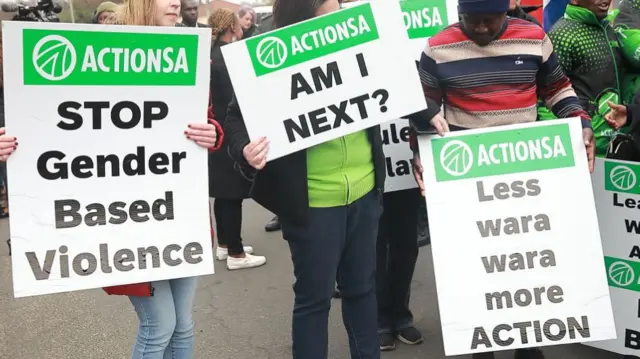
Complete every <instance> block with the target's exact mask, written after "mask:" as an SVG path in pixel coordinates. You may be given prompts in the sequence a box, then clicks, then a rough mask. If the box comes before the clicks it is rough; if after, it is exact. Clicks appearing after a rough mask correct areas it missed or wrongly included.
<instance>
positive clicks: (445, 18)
mask: <svg viewBox="0 0 640 359" xmlns="http://www.w3.org/2000/svg"><path fill="white" fill-rule="evenodd" d="M400 6H401V7H402V20H403V22H404V25H405V28H406V29H407V34H408V35H409V39H410V40H411V43H410V47H409V52H410V55H411V56H412V58H415V59H416V61H420V57H421V56H422V53H423V51H424V49H425V46H426V40H427V39H428V38H430V37H431V36H433V35H435V34H437V33H438V32H440V31H441V30H442V29H444V28H445V27H447V26H449V25H451V24H455V23H456V22H458V1H457V0H403V1H400Z"/></svg>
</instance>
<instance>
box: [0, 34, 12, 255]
mask: <svg viewBox="0 0 640 359" xmlns="http://www.w3.org/2000/svg"><path fill="white" fill-rule="evenodd" d="M2 59H3V57H2V27H0V128H4V70H3V68H4V66H3V60H2ZM0 179H1V180H2V185H3V186H4V196H3V198H2V200H3V201H4V207H5V208H6V209H5V211H4V213H3V214H2V217H3V218H4V217H7V216H9V184H8V181H7V179H8V176H7V164H6V163H5V162H4V161H1V162H0ZM7 246H9V255H11V239H10V238H7Z"/></svg>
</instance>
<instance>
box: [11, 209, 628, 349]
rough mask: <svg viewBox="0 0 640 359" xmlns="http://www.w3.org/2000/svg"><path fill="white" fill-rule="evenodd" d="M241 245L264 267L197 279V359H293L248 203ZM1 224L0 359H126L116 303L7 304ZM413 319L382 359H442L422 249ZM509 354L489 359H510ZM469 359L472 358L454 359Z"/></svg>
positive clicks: (129, 333) (219, 269)
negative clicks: (409, 341)
mask: <svg viewBox="0 0 640 359" xmlns="http://www.w3.org/2000/svg"><path fill="white" fill-rule="evenodd" d="M244 215H245V217H244V228H243V237H244V239H245V242H246V244H250V245H253V246H254V248H255V250H256V254H260V255H265V256H267V264H266V265H265V266H263V267H260V268H256V269H249V270H241V271H235V272H230V271H228V270H227V269H226V267H225V266H224V265H223V263H222V262H218V263H216V274H215V275H212V276H207V277H201V278H200V279H199V288H198V292H197V296H196V301H195V308H194V318H195V322H196V329H195V332H196V334H195V335H196V351H195V359H286V358H291V350H290V323H291V305H292V302H293V294H292V289H291V285H292V283H293V274H292V267H291V259H290V255H289V250H288V247H287V246H286V243H285V242H284V240H282V238H281V235H280V232H276V233H266V232H265V231H264V224H265V223H267V222H268V221H269V220H270V219H271V217H272V214H271V213H269V212H267V211H265V210H264V209H262V208H261V207H260V206H258V205H256V204H255V203H253V202H251V201H247V202H245V206H244ZM7 237H8V220H6V219H5V220H2V221H0V240H1V241H0V359H4V358H11V359H118V358H122V359H126V358H129V356H130V351H131V346H132V344H133V341H134V339H135V335H136V325H137V323H136V322H137V320H136V316H135V313H134V311H133V309H132V307H131V305H130V303H129V301H128V300H127V299H126V298H124V297H116V296H107V295H106V294H105V293H104V292H103V291H102V290H89V291H81V292H74V293H66V294H56V295H49V296H39V297H31V298H22V299H14V298H13V288H12V279H11V259H10V257H9V255H8V251H7V248H6V246H4V245H2V244H3V243H4V239H5V238H7ZM412 309H413V312H414V316H415V319H416V326H417V327H418V328H419V329H420V330H421V331H422V332H423V334H424V336H425V342H424V343H423V344H422V345H418V346H407V345H403V344H401V343H398V348H397V349H396V350H395V351H393V352H388V353H383V358H385V359H442V358H445V356H444V351H443V347H442V336H441V334H440V323H439V319H438V307H437V298H436V289H435V282H434V276H433V265H432V261H431V251H430V248H429V247H424V248H422V249H421V251H420V258H419V262H418V266H417V268H416V274H415V276H414V279H413V292H412ZM329 331H330V349H329V353H330V354H329V356H330V358H332V359H348V358H349V354H348V353H349V350H348V345H347V336H346V333H345V330H344V327H343V325H342V318H341V315H340V300H334V305H333V309H332V311H331V318H330V329H329ZM544 352H545V354H546V356H547V358H548V359H614V358H620V356H617V355H614V354H611V353H607V352H604V351H600V350H597V349H593V348H590V347H586V346H582V345H565V346H560V347H553V348H549V349H545V350H544ZM512 357H513V354H512V352H505V353H501V354H499V355H498V356H497V359H510V358H512ZM452 358H465V359H466V358H470V356H461V357H452Z"/></svg>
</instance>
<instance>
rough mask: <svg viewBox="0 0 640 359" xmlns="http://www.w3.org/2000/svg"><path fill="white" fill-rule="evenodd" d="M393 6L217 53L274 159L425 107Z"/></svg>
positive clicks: (347, 12)
mask: <svg viewBox="0 0 640 359" xmlns="http://www.w3.org/2000/svg"><path fill="white" fill-rule="evenodd" d="M408 41H409V39H408V38H407V35H406V30H405V28H404V26H403V23H402V13H401V11H400V5H399V4H398V3H397V2H394V1H387V0H374V1H371V2H369V3H363V4H361V5H358V6H355V7H352V8H349V9H344V10H341V11H338V12H335V13H331V14H328V15H325V16H321V17H317V18H313V19H311V20H308V21H305V22H302V23H298V24H295V25H292V26H288V27H285V28H281V29H278V30H275V31H272V32H269V33H266V34H263V35H261V36H256V37H252V38H250V39H247V40H246V41H242V42H237V43H233V44H230V45H227V46H224V47H223V48H222V51H223V54H224V57H225V61H226V64H227V67H228V69H229V75H230V76H231V80H232V82H233V86H234V90H235V93H236V96H237V98H238V102H239V104H240V107H241V110H242V115H243V117H244V122H245V124H246V127H247V131H248V133H249V137H250V138H252V139H254V138H257V137H259V136H266V137H267V138H268V139H269V140H270V150H269V155H268V159H269V160H274V159H277V158H280V157H282V156H285V155H287V154H290V153H293V152H297V151H300V150H303V149H306V148H309V147H311V146H315V145H318V144H320V143H323V142H326V141H329V140H332V139H335V138H338V137H342V136H345V135H347V134H350V133H354V132H357V131H361V130H363V129H366V128H369V127H372V126H375V125H379V124H381V123H383V122H386V121H389V120H391V119H396V118H400V117H402V116H403V115H406V114H410V113H414V112H417V111H420V110H423V109H425V108H426V102H425V99H424V96H423V93H422V87H421V84H420V80H419V77H418V73H417V70H416V66H415V63H414V61H413V59H411V58H409V57H407V56H406V55H405V54H406V52H405V51H393V49H406V48H408Z"/></svg>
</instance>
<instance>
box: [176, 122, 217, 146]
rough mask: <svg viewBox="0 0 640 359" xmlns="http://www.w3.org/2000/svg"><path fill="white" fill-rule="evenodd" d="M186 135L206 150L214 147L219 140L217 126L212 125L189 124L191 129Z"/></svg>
mask: <svg viewBox="0 0 640 359" xmlns="http://www.w3.org/2000/svg"><path fill="white" fill-rule="evenodd" d="M184 135H185V136H187V138H188V139H190V140H192V141H193V142H195V143H196V144H197V145H198V146H200V147H204V148H211V147H214V146H215V145H216V140H217V139H218V132H217V131H216V126H214V125H212V124H210V123H192V124H189V128H188V129H187V130H186V131H184Z"/></svg>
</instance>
